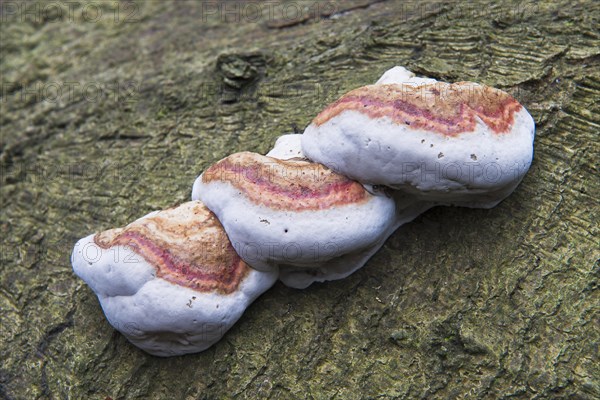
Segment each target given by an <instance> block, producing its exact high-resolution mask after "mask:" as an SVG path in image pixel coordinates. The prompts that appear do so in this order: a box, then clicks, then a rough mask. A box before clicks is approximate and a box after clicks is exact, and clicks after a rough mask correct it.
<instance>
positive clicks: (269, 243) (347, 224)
mask: <svg viewBox="0 0 600 400" xmlns="http://www.w3.org/2000/svg"><path fill="white" fill-rule="evenodd" d="M198 182H199V183H198V184H197V186H198V188H199V190H198V191H197V193H198V194H199V197H200V199H201V200H202V201H203V202H204V203H205V204H206V206H207V207H209V208H210V209H211V210H212V211H213V212H214V213H215V214H216V215H217V217H218V218H219V220H220V221H221V223H222V224H223V227H224V228H225V231H226V232H227V235H228V236H229V238H230V240H231V242H232V243H233V246H234V248H235V249H236V251H237V252H238V254H239V255H240V256H241V257H242V258H243V259H244V260H245V261H246V262H247V263H248V264H250V266H252V267H253V268H256V269H258V270H263V271H267V270H269V269H271V268H273V266H280V267H281V268H286V267H294V268H306V269H318V268H319V267H320V266H322V265H324V263H326V262H329V261H331V260H334V259H337V258H339V257H341V256H344V255H347V254H349V253H353V254H357V253H359V252H362V251H369V249H370V248H371V247H372V246H373V245H374V244H376V243H378V242H379V241H380V240H381V239H382V237H384V236H385V235H386V234H387V232H388V231H389V229H390V227H391V226H393V225H394V223H395V205H394V201H393V199H391V198H389V197H387V196H385V195H384V194H377V195H373V194H371V193H369V192H368V191H367V190H365V189H364V187H363V186H362V185H361V184H360V183H358V182H355V181H352V180H350V179H348V178H346V177H344V176H342V175H339V174H336V173H334V172H332V171H331V170H329V169H328V168H326V167H324V166H322V165H320V164H315V163H310V162H307V161H300V160H287V161H283V160H278V159H275V158H272V157H266V156H262V155H259V154H256V153H248V152H244V153H236V154H233V155H231V156H229V157H226V158H224V159H223V160H221V161H219V162H217V163H216V164H214V165H213V166H211V167H210V168H208V169H207V170H206V171H205V172H204V173H203V174H202V175H201V177H200V179H199V180H198ZM361 266H362V265H361ZM348 269H352V268H351V267H348Z"/></svg>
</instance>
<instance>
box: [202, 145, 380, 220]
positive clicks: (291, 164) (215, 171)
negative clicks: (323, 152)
mask: <svg viewBox="0 0 600 400" xmlns="http://www.w3.org/2000/svg"><path fill="white" fill-rule="evenodd" d="M202 181H203V182H204V183H210V182H225V183H229V184H231V185H232V186H234V187H235V188H237V189H238V190H240V191H242V192H243V193H244V194H245V196H246V197H247V198H248V200H250V201H251V202H253V203H255V204H262V205H265V206H267V207H269V208H271V209H277V210H294V211H303V210H320V209H328V208H330V207H333V206H340V205H347V204H356V203H362V202H364V201H367V200H368V198H369V196H370V194H369V193H368V192H367V191H366V190H365V189H364V188H363V187H362V185H361V184H360V183H358V182H356V181H353V180H351V179H349V178H347V177H345V176H343V175H340V174H337V173H335V172H333V171H331V170H330V169H328V168H327V167H325V166H323V165H321V164H317V163H311V162H308V161H295V160H285V161H282V160H277V159H274V158H271V157H266V156H262V155H259V154H254V153H248V152H244V153H237V154H233V155H231V156H229V157H227V158H225V159H223V160H221V161H219V162H217V163H216V164H214V165H212V166H211V167H210V168H208V169H207V170H206V171H205V172H204V174H203V175H202Z"/></svg>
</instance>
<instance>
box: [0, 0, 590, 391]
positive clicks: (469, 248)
mask: <svg viewBox="0 0 600 400" xmlns="http://www.w3.org/2000/svg"><path fill="white" fill-rule="evenodd" d="M495 3H496V2H490V3H484V2H479V3H477V4H476V5H474V4H459V3H453V2H450V3H438V2H435V3H413V2H409V3H406V2H402V1H385V2H381V1H373V0H357V1H338V2H324V1H320V2H308V1H301V2H297V1H296V2H292V1H284V2H282V1H280V0H278V1H274V2H267V3H258V2H250V1H249V2H227V3H226V4H225V3H221V2H218V3H217V2H194V1H177V2H169V1H135V2H120V3H119V2H112V1H107V2H90V3H82V4H79V3H71V2H60V1H57V2H40V3H35V2H24V3H21V2H12V1H4V2H2V3H0V7H2V8H1V11H0V18H2V21H1V25H0V40H1V50H0V66H1V74H2V97H1V102H0V107H1V114H0V123H1V127H2V128H1V130H2V138H1V144H0V146H1V151H2V153H1V156H0V157H1V159H0V161H1V167H2V170H1V172H2V176H1V179H2V180H1V182H2V187H1V189H0V193H1V201H2V213H1V217H0V227H1V235H0V236H1V238H0V241H1V246H2V247H1V256H2V266H1V269H0V318H1V321H0V323H1V328H0V329H1V335H0V337H1V341H0V359H2V362H1V365H0V397H1V398H6V399H35V398H39V399H45V398H52V399H63V398H64V399H67V398H73V399H107V398H112V399H160V398H174V399H213V398H231V397H240V398H257V397H267V398H285V399H289V398H316V399H325V398H340V399H359V398H432V397H436V398H457V397H460V398H463V397H466V398H498V397H515V398H548V397H558V398H582V399H586V398H589V399H592V398H598V397H600V381H599V378H598V377H600V366H599V365H600V361H599V359H598V343H599V342H600V337H599V336H600V334H599V331H600V329H599V311H598V305H599V303H600V302H599V296H598V275H599V265H598V258H599V257H600V250H599V246H598V219H599V214H600V213H599V207H598V198H600V190H599V180H598V176H599V171H598V157H599V144H598V143H599V140H598V132H599V130H600V107H599V104H600V101H599V99H600V52H599V49H600V36H599V34H598V30H597V28H598V26H599V24H600V21H599V15H600V6H599V4H598V2H594V1H584V2H580V3H577V4H572V3H573V2H569V1H565V2H562V3H560V4H559V3H557V2H547V3H545V4H538V3H522V2H514V3H512V4H510V5H508V4H505V5H497V4H495ZM394 65H402V66H406V67H407V68H408V69H410V70H413V71H414V72H416V73H417V74H420V75H425V76H430V77H433V78H437V79H442V80H447V81H461V80H471V81H476V82H481V83H485V84H488V85H491V86H495V87H498V88H501V89H504V90H506V91H508V92H511V93H512V94H513V95H514V96H515V97H516V98H517V99H518V100H519V101H520V102H521V103H523V104H524V105H525V106H526V108H527V109H528V110H529V111H530V113H531V114H532V115H533V117H534V119H535V121H536V124H537V135H536V139H535V155H534V162H533V165H532V167H531V170H530V171H529V173H528V174H527V176H526V177H525V179H524V181H523V182H522V184H521V185H520V186H519V187H518V188H517V190H516V191H515V192H514V193H513V194H512V195H511V196H510V197H509V198H508V199H507V200H505V201H504V202H502V203H501V204H500V205H498V206H497V207H496V208H493V209H490V210H478V209H463V208H448V207H438V208H434V209H432V210H430V211H428V212H427V213H425V214H424V215H422V216H421V217H419V218H418V219H416V220H415V221H414V222H412V223H409V224H407V225H405V226H403V227H402V228H400V229H399V230H398V231H397V232H396V233H395V234H394V235H393V236H392V237H391V238H390V239H389V240H388V241H387V243H386V245H385V246H384V247H383V248H382V249H381V250H380V251H379V252H378V253H377V254H376V255H375V256H374V257H373V258H372V259H371V260H370V261H369V262H368V264H367V265H366V266H365V267H364V268H363V269H361V270H360V271H358V272H356V273H355V274H353V275H352V276H350V277H349V278H347V279H344V280H340V281H336V282H329V283H325V284H315V285H313V286H311V287H310V288H308V289H306V290H292V289H289V288H286V287H285V286H283V285H282V284H280V283H277V284H276V285H275V287H274V288H272V289H271V290H270V291H268V292H267V293H265V294H264V295H263V296H262V297H261V298H259V299H258V300H257V301H256V302H255V303H254V304H253V305H252V306H251V307H250V308H249V309H248V310H247V311H246V313H245V314H244V316H243V317H242V318H241V320H240V321H239V322H238V323H237V324H236V325H235V326H234V327H233V329H231V330H230V331H229V332H228V333H227V334H226V335H225V336H224V338H223V339H222V340H221V341H220V342H219V343H218V344H216V345H215V346H214V347H212V348H210V349H209V350H207V351H205V352H203V353H200V354H195V355H189V356H185V357H174V358H169V359H161V358H156V357H153V356H149V355H147V354H145V353H143V352H142V351H140V350H138V349H137V348H135V347H134V346H132V345H131V344H129V342H127V340H126V339H125V338H124V337H123V336H122V335H121V334H119V333H118V332H116V331H115V330H114V329H113V328H112V327H111V326H110V325H109V324H108V322H107V321H106V320H105V318H104V316H103V313H102V310H101V308H100V306H99V304H98V301H97V299H96V297H95V296H94V293H93V292H92V291H91V290H90V289H89V288H88V287H87V286H86V285H85V284H84V283H83V282H82V281H81V280H79V279H78V278H77V277H76V276H75V275H74V274H73V273H72V270H71V265H70V262H69V255H70V252H71V249H72V246H73V244H74V243H75V241H76V240H77V239H78V238H80V237H83V236H85V235H88V234H89V233H91V232H94V231H98V230H103V229H108V228H111V227H116V226H122V225H124V224H126V223H128V222H130V221H132V220H134V219H136V218H138V217H140V216H142V215H144V214H145V213H147V212H149V211H151V210H154V209H162V208H166V207H168V206H170V205H173V204H174V203H179V202H183V201H186V200H187V199H188V198H189V196H190V192H191V186H192V183H193V181H194V178H195V177H196V175H197V174H199V173H200V172H201V171H202V170H203V169H204V168H206V167H207V166H208V165H210V164H211V163H213V162H215V161H216V160H218V159H220V158H222V157H225V156H227V155H229V154H231V153H234V152H237V151H242V150H248V151H255V152H261V153H264V152H266V151H268V149H269V148H270V147H271V146H272V145H273V143H274V141H275V138H276V137H277V136H279V135H281V134H284V133H290V132H293V131H295V130H298V131H302V130H303V128H304V127H305V126H306V125H307V124H308V123H309V122H310V121H311V119H312V118H313V117H314V116H315V115H316V114H317V113H318V112H319V111H320V110H321V109H322V108H323V107H325V106H326V105H327V104H328V103H329V102H331V101H333V100H335V99H336V98H337V97H338V96H339V95H341V94H342V93H344V92H346V91H348V90H350V89H353V88H356V87H359V86H362V85H365V84H370V83H373V82H375V81H376V80H377V78H378V77H379V76H380V75H381V74H382V73H383V72H384V71H385V70H386V69H388V68H390V67H392V66H394Z"/></svg>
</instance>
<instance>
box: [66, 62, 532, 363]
mask: <svg viewBox="0 0 600 400" xmlns="http://www.w3.org/2000/svg"><path fill="white" fill-rule="evenodd" d="M534 134H535V125H534V122H533V119H532V118H531V116H530V115H529V113H528V112H527V110H525V108H524V107H523V106H522V105H521V104H519V103H518V102H517V101H516V100H515V99H514V98H513V97H511V96H510V95H509V94H508V93H505V92H503V91H501V90H498V89H494V88H491V87H487V86H484V85H480V84H476V83H472V82H458V83H446V82H438V81H436V80H435V79H430V78H419V77H416V76H415V74H413V73H412V72H410V71H408V70H406V69H405V68H402V67H394V68H392V69H390V70H388V71H386V72H385V73H384V74H383V76H382V77H381V78H380V79H379V80H378V81H377V83H376V84H374V85H369V86H364V87H361V88H358V89H355V90H352V91H350V92H349V93H347V94H345V95H343V96H342V97H341V98H340V99H339V100H337V101H336V102H334V103H332V104H330V105H329V106H328V107H326V108H325V109H324V110H323V111H322V112H321V113H320V114H319V115H317V117H316V118H315V119H314V120H313V121H312V123H311V124H310V125H309V126H308V127H307V129H306V130H305V132H304V134H288V135H283V136H281V137H280V138H279V139H278V140H277V142H276V143H275V146H274V148H273V149H272V150H271V151H270V152H269V153H267V155H266V156H262V155H259V154H256V153H249V152H242V153H236V154H233V155H230V156H228V157H226V158H224V159H222V160H220V161H218V162H217V163H215V164H214V165H212V166H210V167H209V168H208V169H206V171H204V173H203V174H201V175H200V176H199V177H198V178H197V179H196V181H195V182H194V185H193V188H192V201H191V202H187V203H184V204H181V205H180V206H177V207H173V208H170V209H167V210H164V211H157V212H153V213H150V214H148V215H146V216H145V217H142V218H140V219H138V220H137V221H135V222H133V223H131V224H129V225H127V226H126V227H124V228H118V229H111V230H108V231H105V232H101V233H98V234H95V235H90V236H88V237H86V238H83V239H81V240H80V241H79V242H78V243H77V244H76V245H75V248H74V250H73V254H72V256H71V262H72V264H73V270H74V271H75V273H76V274H77V275H78V276H79V277H80V278H82V279H83V280H84V281H85V282H86V283H87V284H88V285H89V286H90V287H91V288H92V290H93V291H94V292H95V293H96V295H97V296H98V299H99V300H100V304H101V305H102V308H103V310H104V313H105V315H106V317H107V319H108V321H109V322H110V324H111V325H113V326H114V327H115V328H116V329H117V330H119V331H121V332H122V333H123V334H124V335H125V336H126V337H127V338H128V339H129V340H130V341H131V342H132V343H133V344H135V345H136V346H138V347H140V348H142V349H143V350H145V351H147V352H149V353H151V354H154V355H159V356H170V355H179V354H186V353H192V352H198V351H202V350H205V349H206V348H208V347H209V346H211V345H212V344H214V343H215V342H217V341H218V340H219V339H220V338H221V337H222V335H223V334H224V333H225V332H226V331H227V330H228V329H229V328H230V327H231V326H232V325H233V324H234V323H235V322H236V321H237V320H238V318H239V317H240V316H241V315H242V313H243V312H244V310H245V309H246V307H248V305H249V304H250V303H251V302H252V301H254V299H256V298H257V297H258V296H259V295H260V294H261V293H263V292H264V291H266V290H267V289H268V288H270V287H271V286H272V285H273V284H274V282H275V281H276V280H277V279H278V278H279V279H280V280H281V281H282V282H283V283H284V284H285V285H287V286H290V287H294V288H305V287H307V286H309V285H311V284H312V283H314V282H323V281H328V280H335V279H341V278H344V277H346V276H348V275H350V274H351V273H353V272H354V271H356V270H357V269H359V268H361V267H362V266H363V265H364V264H365V263H366V262H367V260H368V259H369V258H370V257H371V256H373V254H375V252H377V250H378V249H379V248H380V247H381V246H382V245H383V244H384V242H385V241H386V239H387V238H388V237H389V236H390V235H391V234H392V233H393V232H394V231H395V230H396V229H397V228H398V227H399V226H401V225H402V224H404V223H407V222H409V221H411V220H413V219H414V218H416V217H417V216H418V215H419V214H421V213H422V212H424V211H426V210H428V209H429V208H431V207H434V206H436V205H460V206H467V207H484V208H489V207H493V206H495V205H496V204H497V203H499V202H500V201H501V200H502V199H504V198H505V197H506V196H508V195H509V194H510V193H511V192H512V191H513V190H514V189H515V187H516V186H517V185H518V184H519V182H520V181H521V179H522V178H523V176H524V175H525V173H526V172H527V170H528V168H529V166H530V164H531V161H532V156H533V138H534ZM199 200H201V201H199Z"/></svg>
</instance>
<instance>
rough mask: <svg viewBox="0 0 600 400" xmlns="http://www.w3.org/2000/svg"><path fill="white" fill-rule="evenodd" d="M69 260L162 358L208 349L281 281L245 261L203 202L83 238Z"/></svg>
mask: <svg viewBox="0 0 600 400" xmlns="http://www.w3.org/2000/svg"><path fill="white" fill-rule="evenodd" d="M71 262H72V264H73V270H74V271H75V273H76V274H77V275H78V276H79V277H80V278H82V279H83V280H84V281H85V282H86V283H87V284H88V285H89V286H90V287H91V288H92V290H93V291H94V292H95V293H96V295H97V296H98V299H99V300H100V304H101V305H102V309H103V310H104V313H105V315H106V317H107V319H108V321H109V322H110V324H111V325H113V326H114V327H115V328H116V329H117V330H119V331H121V332H122V333H123V334H124V335H125V336H126V337H127V339H129V340H130V341H131V342H132V343H133V344H135V345H136V346H138V347H140V348H142V349H143V350H145V351H147V352H148V353H151V354H154V355H158V356H171V355H179V354H186V353H193V352H198V351H202V350H204V349H206V348H208V347H209V346H211V345H212V344H213V343H215V342H217V341H218V340H219V339H220V338H221V337H222V336H223V334H224V333H225V332H226V331H227V330H228V329H229V328H230V327H231V326H232V325H233V324H234V323H235V322H236V321H237V320H238V318H239V317H240V316H241V315H242V313H243V312H244V310H245V309H246V308H247V307H248V305H249V304H250V303H251V302H252V301H253V300H254V299H255V298H256V297H258V296H259V295H260V294H261V293H263V292H264V291H265V290H267V289H268V288H269V287H271V286H272V285H273V283H274V282H275V280H276V279H277V272H276V271H272V272H259V271H256V270H254V269H252V268H250V267H249V266H248V265H247V264H246V263H245V262H244V261H242V259H241V258H240V257H239V256H238V255H237V254H236V252H235V250H234V249H233V247H232V246H231V243H230V242H229V240H228V238H227V235H226V234H225V231H224V230H223V227H222V226H221V224H220V223H219V221H218V220H217V218H216V217H215V216H214V214H213V213H211V212H210V211H209V210H208V209H207V208H206V207H205V206H204V205H203V204H202V203H201V202H199V201H192V202H188V203H184V204H182V205H180V206H178V207H174V208H170V209H167V210H164V211H159V212H154V213H151V214H149V215H147V216H145V217H143V218H140V219H138V220H137V221H135V222H133V223H131V224H129V225H127V226H126V227H124V228H118V229H111V230H108V231H104V232H100V233H97V234H95V235H90V236H88V237H86V238H84V239H81V240H80V241H79V242H78V243H77V244H76V245H75V248H74V250H73V254H72V256H71Z"/></svg>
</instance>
